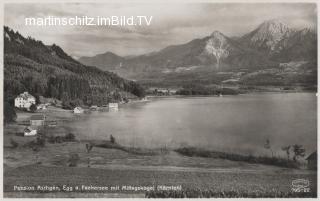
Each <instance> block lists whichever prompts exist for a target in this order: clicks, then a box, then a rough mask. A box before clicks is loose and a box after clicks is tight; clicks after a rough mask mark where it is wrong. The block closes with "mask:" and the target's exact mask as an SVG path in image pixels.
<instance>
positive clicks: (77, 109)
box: [73, 107, 84, 114]
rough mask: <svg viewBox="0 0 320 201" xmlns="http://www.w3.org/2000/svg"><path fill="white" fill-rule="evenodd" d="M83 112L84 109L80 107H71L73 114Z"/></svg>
mask: <svg viewBox="0 0 320 201" xmlns="http://www.w3.org/2000/svg"><path fill="white" fill-rule="evenodd" d="M83 112H84V110H83V109H82V108H81V107H75V108H74V109H73V113H75V114H82V113H83Z"/></svg>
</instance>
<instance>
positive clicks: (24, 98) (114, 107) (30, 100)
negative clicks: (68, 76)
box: [14, 92, 123, 136]
mask: <svg viewBox="0 0 320 201" xmlns="http://www.w3.org/2000/svg"><path fill="white" fill-rule="evenodd" d="M120 104H123V102H120ZM14 106H15V108H17V109H18V110H20V111H23V112H30V113H35V114H32V115H31V116H30V118H29V122H27V123H25V124H26V127H25V128H24V130H23V135H24V136H36V135H37V134H38V133H39V130H41V129H42V128H43V127H44V126H48V127H56V126H57V121H56V120H48V119H46V114H45V113H43V111H46V110H47V109H48V108H49V107H51V108H53V107H59V106H57V105H55V106H53V105H52V103H51V102H48V101H46V99H45V98H42V101H41V103H39V104H37V105H36V98H35V97H34V96H33V95H31V94H29V93H28V92H23V93H21V94H20V95H18V96H17V97H16V98H15V100H14ZM118 110H119V103H108V105H103V106H100V107H98V106H97V105H92V106H90V107H86V108H84V107H81V106H76V107H74V108H73V110H71V111H70V112H71V113H73V114H75V115H81V114H84V113H89V112H91V111H118Z"/></svg>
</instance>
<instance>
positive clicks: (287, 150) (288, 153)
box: [281, 145, 291, 160]
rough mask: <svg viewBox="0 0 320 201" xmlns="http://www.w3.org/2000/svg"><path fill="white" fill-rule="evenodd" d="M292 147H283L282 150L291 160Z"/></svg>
mask: <svg viewBox="0 0 320 201" xmlns="http://www.w3.org/2000/svg"><path fill="white" fill-rule="evenodd" d="M290 148H291V145H289V146H283V147H281V150H282V151H285V152H286V154H287V158H288V160H290Z"/></svg>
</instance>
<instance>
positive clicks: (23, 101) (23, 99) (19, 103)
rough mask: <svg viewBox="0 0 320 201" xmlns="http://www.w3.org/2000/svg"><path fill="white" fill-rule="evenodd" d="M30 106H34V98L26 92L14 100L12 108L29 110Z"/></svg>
mask: <svg viewBox="0 0 320 201" xmlns="http://www.w3.org/2000/svg"><path fill="white" fill-rule="evenodd" d="M32 104H36V98H35V97H34V96H32V95H31V94H29V93H28V92H23V93H22V94H20V95H19V96H17V97H16V98H15V99H14V106H15V107H17V108H26V109H29V108H30V106H31V105H32Z"/></svg>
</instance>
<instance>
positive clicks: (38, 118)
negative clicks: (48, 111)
mask: <svg viewBox="0 0 320 201" xmlns="http://www.w3.org/2000/svg"><path fill="white" fill-rule="evenodd" d="M45 120H46V116H45V115H44V114H36V115H32V116H31V117H30V126H44V124H45Z"/></svg>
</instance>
